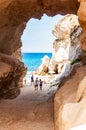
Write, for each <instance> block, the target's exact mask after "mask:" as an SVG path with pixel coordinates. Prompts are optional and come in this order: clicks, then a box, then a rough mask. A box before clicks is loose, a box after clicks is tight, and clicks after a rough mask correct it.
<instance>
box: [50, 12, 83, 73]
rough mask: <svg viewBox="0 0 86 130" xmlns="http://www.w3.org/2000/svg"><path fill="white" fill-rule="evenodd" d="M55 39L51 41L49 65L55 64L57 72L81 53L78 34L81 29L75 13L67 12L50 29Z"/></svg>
mask: <svg viewBox="0 0 86 130" xmlns="http://www.w3.org/2000/svg"><path fill="white" fill-rule="evenodd" d="M52 33H53V35H54V36H55V37H56V40H55V41H54V43H53V52H52V55H53V56H52V59H51V66H53V67H54V66H56V65H57V64H58V66H57V71H58V73H61V72H62V68H63V67H64V65H65V64H67V63H71V62H72V61H73V60H74V59H78V58H79V56H80V55H81V54H82V53H81V52H82V51H81V47H80V40H79V36H80V35H81V33H82V29H81V27H80V24H79V22H78V17H77V16H76V15H72V14H68V15H66V16H65V17H64V18H63V19H62V20H60V21H59V22H58V24H57V25H56V26H55V28H54V30H53V31H52Z"/></svg>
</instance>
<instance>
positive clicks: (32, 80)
mask: <svg viewBox="0 0 86 130" xmlns="http://www.w3.org/2000/svg"><path fill="white" fill-rule="evenodd" d="M32 85H34V77H33V75H32V76H31V86H32Z"/></svg>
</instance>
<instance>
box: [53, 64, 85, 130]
mask: <svg viewBox="0 0 86 130" xmlns="http://www.w3.org/2000/svg"><path fill="white" fill-rule="evenodd" d="M54 102H55V104H54V106H55V107H54V113H55V114H54V117H55V130H71V128H73V127H76V126H79V125H83V124H86V118H85V117H86V65H84V66H78V67H76V68H75V70H74V71H73V72H72V74H71V75H70V77H69V78H68V80H67V81H66V83H65V84H64V85H62V87H61V88H60V89H59V90H58V91H57V93H56V95H55V99H54ZM78 129H79V128H78ZM78 129H77V130H78ZM80 130H81V129H80Z"/></svg>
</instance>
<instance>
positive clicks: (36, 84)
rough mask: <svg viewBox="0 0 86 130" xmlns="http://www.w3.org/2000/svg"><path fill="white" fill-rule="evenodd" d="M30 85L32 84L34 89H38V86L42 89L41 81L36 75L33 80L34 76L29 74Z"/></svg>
mask: <svg viewBox="0 0 86 130" xmlns="http://www.w3.org/2000/svg"><path fill="white" fill-rule="evenodd" d="M31 85H34V88H35V90H38V87H40V90H42V86H43V81H42V80H41V79H38V77H36V79H35V80H34V77H33V75H32V76H31Z"/></svg>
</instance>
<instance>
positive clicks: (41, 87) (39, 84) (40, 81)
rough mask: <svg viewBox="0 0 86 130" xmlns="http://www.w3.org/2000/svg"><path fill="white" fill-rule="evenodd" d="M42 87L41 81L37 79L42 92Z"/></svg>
mask: <svg viewBox="0 0 86 130" xmlns="http://www.w3.org/2000/svg"><path fill="white" fill-rule="evenodd" d="M42 85H43V81H42V80H41V79H39V87H40V90H42Z"/></svg>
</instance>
